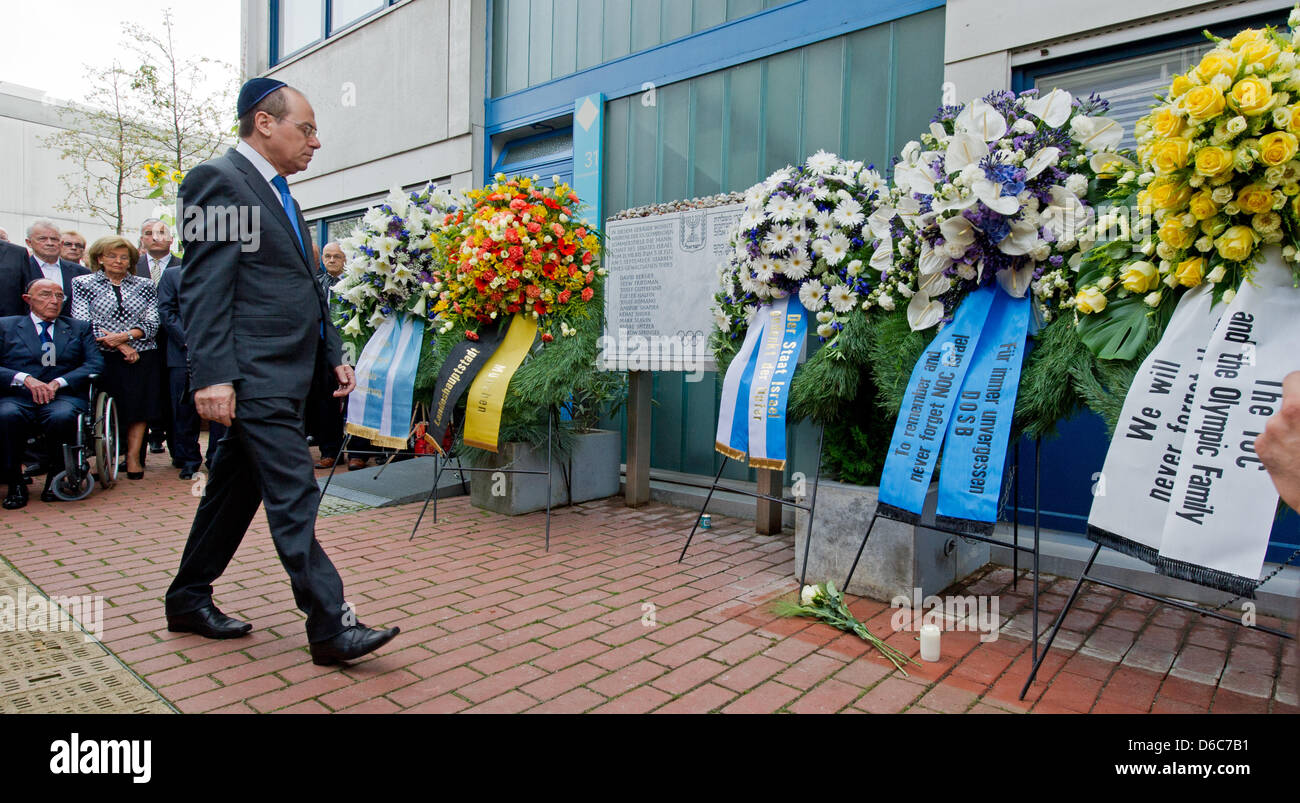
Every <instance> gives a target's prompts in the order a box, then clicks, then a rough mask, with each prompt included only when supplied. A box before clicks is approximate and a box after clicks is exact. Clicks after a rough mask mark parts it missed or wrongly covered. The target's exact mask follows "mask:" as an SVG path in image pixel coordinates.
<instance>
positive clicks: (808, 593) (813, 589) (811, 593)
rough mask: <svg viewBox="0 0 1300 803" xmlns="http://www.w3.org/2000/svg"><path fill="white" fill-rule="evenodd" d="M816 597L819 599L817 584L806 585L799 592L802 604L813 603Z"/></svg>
mask: <svg viewBox="0 0 1300 803" xmlns="http://www.w3.org/2000/svg"><path fill="white" fill-rule="evenodd" d="M815 599H817V586H804V587H803V590H801V591H800V592H799V604H800V605H812V604H813V600H815Z"/></svg>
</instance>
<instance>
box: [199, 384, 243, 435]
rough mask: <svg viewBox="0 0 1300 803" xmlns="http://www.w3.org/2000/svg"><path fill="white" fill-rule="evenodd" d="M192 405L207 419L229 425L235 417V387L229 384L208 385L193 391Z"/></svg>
mask: <svg viewBox="0 0 1300 803" xmlns="http://www.w3.org/2000/svg"><path fill="white" fill-rule="evenodd" d="M194 407H195V409H197V410H198V412H199V416H200V417H201V418H203V419H206V420H208V421H216V422H217V423H218V424H224V425H226V426H230V422H231V421H233V420H234V418H235V389H234V388H233V387H231V386H230V385H210V386H208V387H206V388H200V389H198V390H196V391H194Z"/></svg>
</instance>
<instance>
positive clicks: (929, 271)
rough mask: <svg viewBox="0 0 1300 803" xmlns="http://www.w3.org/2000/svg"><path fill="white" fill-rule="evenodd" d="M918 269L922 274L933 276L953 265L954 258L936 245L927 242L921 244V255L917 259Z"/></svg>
mask: <svg viewBox="0 0 1300 803" xmlns="http://www.w3.org/2000/svg"><path fill="white" fill-rule="evenodd" d="M916 264H917V270H918V271H919V272H920V274H921V275H922V276H931V275H933V274H936V273H943V271H945V270H947V269H948V268H950V267H952V258H951V257H949V256H948V255H947V254H945V253H943V252H942V251H937V250H935V248H934V246H932V245H930V244H929V243H925V244H923V245H922V246H921V256H920V258H919V259H918V260H917V263H916Z"/></svg>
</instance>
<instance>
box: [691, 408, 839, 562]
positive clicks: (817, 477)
mask: <svg viewBox="0 0 1300 803" xmlns="http://www.w3.org/2000/svg"><path fill="white" fill-rule="evenodd" d="M825 439H826V425H825V424H823V425H822V426H821V429H820V432H819V433H818V435H817V470H816V472H814V474H813V489H812V496H811V497H810V498H809V501H808V504H807V505H803V504H800V503H799V502H798V501H796V500H794V499H786V498H785V497H784V496H771V495H769V494H764V493H759V492H758V491H751V490H749V489H747V488H733V487H731V486H727V485H723V486H719V485H718V483H719V482H720V481H721V479H722V471H723V469H725V468H726V467H727V462H728V461H729V460H731V458H730V457H728V456H726V455H723V456H722V465H720V466H718V473H717V474H715V475H714V476H713V484H712V485H710V486H709V493H708V495H707V496H705V497H704V504H703V505H701V506H700V512H699V514H698V515H696V517H695V524H694V526H692V527H691V534H690V535H688V536H687V537H686V545H685V546H683V547H682V554H681V555H679V556H678V557H677V562H678V563H681V562H682V561H683V560H685V558H686V550H688V549H690V548H691V540H692V539H694V538H695V531H696V530H697V529H699V526H700V520H701V519H703V518H704V513H705V511H707V510H708V509H709V502H710V501H712V499H713V493H714V491H717V490H718V488H719V487H721V488H722V490H724V491H728V492H730V493H736V494H742V495H744V496H749V497H753V498H755V499H766V500H768V501H769V502H776V503H778V504H782V505H789V506H790V507H793V508H797V509H799V510H806V511H808V537H807V538H806V539H804V544H803V569H802V570H801V571H800V573H799V586H800V587H803V585H804V581H805V580H806V579H807V577H808V551H809V547H810V546H811V545H812V526H813V513H814V512H815V511H816V509H817V484H818V483H819V482H820V481H821V475H822V445H823V444H824V442H825Z"/></svg>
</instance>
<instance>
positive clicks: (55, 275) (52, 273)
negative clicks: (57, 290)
mask: <svg viewBox="0 0 1300 803" xmlns="http://www.w3.org/2000/svg"><path fill="white" fill-rule="evenodd" d="M35 259H36V262H37V264H39V265H40V266H41V273H43V274H45V278H47V279H49V280H50V281H52V282H58V283H59V287H62V286H63V269H62V268H60V267H59V260H57V259H56V260H54V262H53V263H49V262H46V261H45V260H43V259H41V258H40V257H35Z"/></svg>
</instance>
